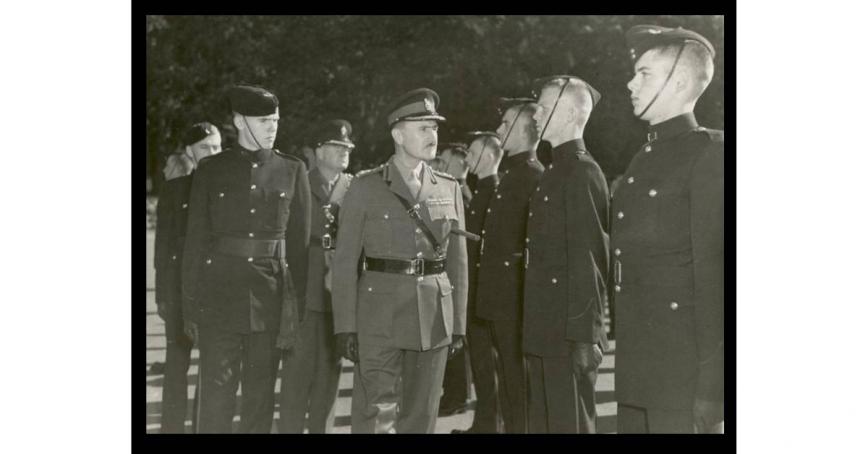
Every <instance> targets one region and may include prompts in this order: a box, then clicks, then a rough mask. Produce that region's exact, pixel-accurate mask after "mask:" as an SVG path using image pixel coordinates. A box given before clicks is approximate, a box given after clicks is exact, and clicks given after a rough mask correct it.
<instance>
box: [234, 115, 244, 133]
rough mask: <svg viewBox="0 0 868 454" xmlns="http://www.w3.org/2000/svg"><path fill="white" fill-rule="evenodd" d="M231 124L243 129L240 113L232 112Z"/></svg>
mask: <svg viewBox="0 0 868 454" xmlns="http://www.w3.org/2000/svg"><path fill="white" fill-rule="evenodd" d="M232 124H233V125H235V127H236V128H238V130H239V131H240V130H242V129H244V121H243V120H242V119H241V115H240V114H237V113H236V114H232Z"/></svg>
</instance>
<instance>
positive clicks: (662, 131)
mask: <svg viewBox="0 0 868 454" xmlns="http://www.w3.org/2000/svg"><path fill="white" fill-rule="evenodd" d="M698 127H699V123H697V122H696V116H695V115H693V112H687V113H685V114H681V115H679V116H677V117H672V118H670V119H668V120H666V121H664V122H662V123H657V124H656V125H653V126H649V127H648V141H649V142H653V141H655V140H662V139H668V138H669V137H674V136H677V135H679V134H681V133H684V132H687V131H692V130H694V129H696V128H698Z"/></svg>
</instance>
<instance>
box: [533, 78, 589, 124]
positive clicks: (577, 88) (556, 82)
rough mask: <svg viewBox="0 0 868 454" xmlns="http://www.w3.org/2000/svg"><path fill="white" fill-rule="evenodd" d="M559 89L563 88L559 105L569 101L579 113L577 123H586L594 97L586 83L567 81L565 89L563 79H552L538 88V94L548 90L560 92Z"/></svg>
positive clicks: (573, 80)
mask: <svg viewBox="0 0 868 454" xmlns="http://www.w3.org/2000/svg"><path fill="white" fill-rule="evenodd" d="M561 88H563V90H564V92H563V94H562V95H561V98H560V101H559V103H562V102H564V100H570V102H572V103H573V107H575V108H576V110H578V112H579V122H580V123H584V122H587V120H588V117H590V115H591V110H592V109H593V107H594V97H593V95H592V94H591V91H590V89H589V88H588V85H587V84H586V82H584V81H582V80H579V79H575V78H571V79H567V80H566V87H565V88H564V79H552V80H550V81H548V82H547V83H546V84H545V85H543V86H542V87H540V93H542V92H543V90H549V89H552V90H558V91H560V90H561Z"/></svg>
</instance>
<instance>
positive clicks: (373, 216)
mask: <svg viewBox="0 0 868 454" xmlns="http://www.w3.org/2000/svg"><path fill="white" fill-rule="evenodd" d="M398 215H399V213H397V212H396V211H395V210H393V209H391V208H390V207H387V206H376V205H375V206H373V207H371V209H370V210H369V211H368V213H367V215H366V217H365V244H364V247H365V255H367V256H370V257H377V256H384V255H388V254H389V253H390V252H391V251H392V238H394V236H393V230H394V229H393V225H394V224H395V222H397V219H396V218H397V217H398Z"/></svg>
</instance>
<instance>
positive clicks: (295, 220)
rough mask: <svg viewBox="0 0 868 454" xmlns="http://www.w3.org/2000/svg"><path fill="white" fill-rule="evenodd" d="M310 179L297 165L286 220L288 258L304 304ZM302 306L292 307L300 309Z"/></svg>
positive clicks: (308, 237) (296, 287)
mask: <svg viewBox="0 0 868 454" xmlns="http://www.w3.org/2000/svg"><path fill="white" fill-rule="evenodd" d="M310 207H311V200H310V180H308V178H307V172H306V171H305V167H304V165H299V166H296V172H295V191H294V194H293V198H292V203H291V204H290V206H289V220H287V222H286V260H287V264H288V265H289V271H290V273H291V274H292V283H293V286H294V288H295V297H296V301H297V302H298V304H299V305H303V304H304V298H305V295H306V294H307V255H308V246H309V245H310ZM299 308H300V307H295V308H292V309H293V310H298V309H299Z"/></svg>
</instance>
